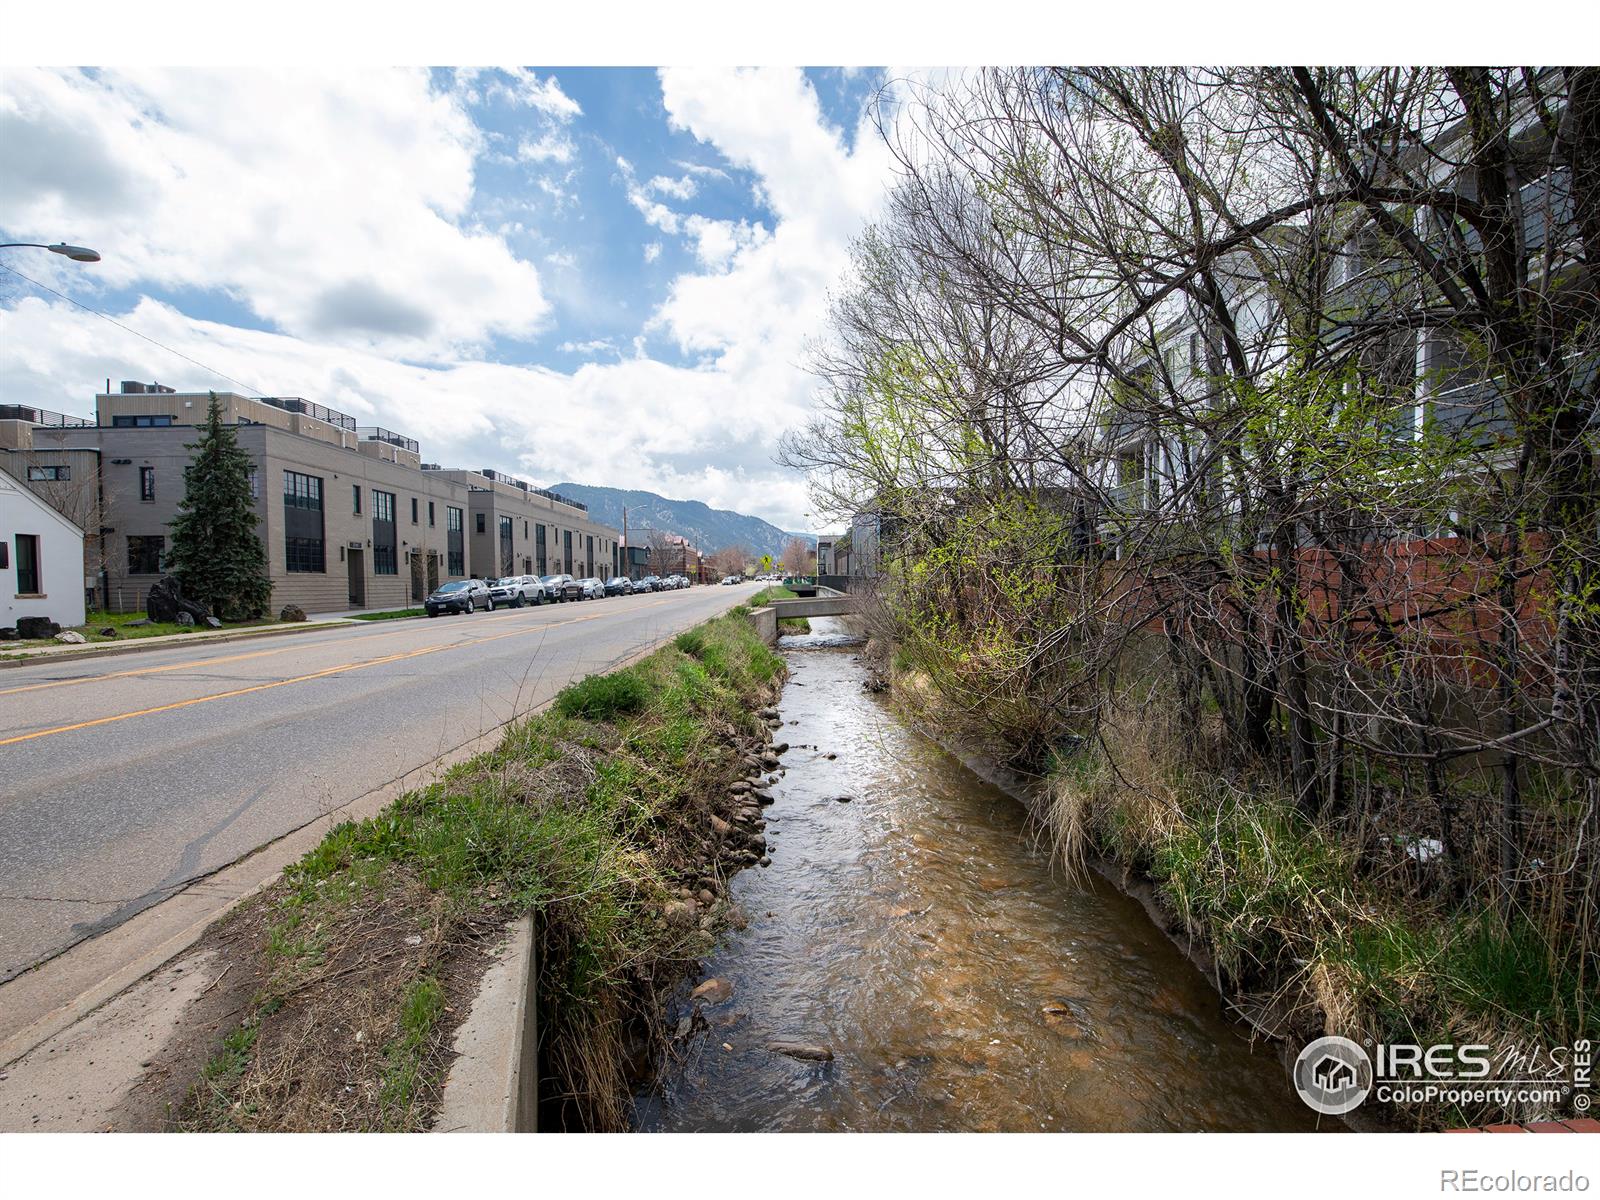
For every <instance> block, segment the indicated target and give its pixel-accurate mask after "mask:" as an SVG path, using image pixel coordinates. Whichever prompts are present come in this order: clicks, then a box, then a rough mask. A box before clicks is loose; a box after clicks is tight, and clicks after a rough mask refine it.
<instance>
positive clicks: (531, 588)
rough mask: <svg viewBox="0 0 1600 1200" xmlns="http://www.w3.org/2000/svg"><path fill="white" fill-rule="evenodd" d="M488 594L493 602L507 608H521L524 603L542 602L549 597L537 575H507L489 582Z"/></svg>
mask: <svg viewBox="0 0 1600 1200" xmlns="http://www.w3.org/2000/svg"><path fill="white" fill-rule="evenodd" d="M489 595H490V596H491V597H492V598H493V599H494V602H495V604H497V605H504V606H505V607H507V608H521V607H522V606H523V605H525V604H543V603H544V602H545V601H546V600H547V599H549V595H548V593H546V591H545V589H544V584H543V583H542V582H541V581H540V579H539V577H538V576H537V575H508V576H506V577H505V578H504V579H496V580H494V581H493V582H491V583H490V584H489Z"/></svg>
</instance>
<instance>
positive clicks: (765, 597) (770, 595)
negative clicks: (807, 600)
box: [745, 584, 800, 608]
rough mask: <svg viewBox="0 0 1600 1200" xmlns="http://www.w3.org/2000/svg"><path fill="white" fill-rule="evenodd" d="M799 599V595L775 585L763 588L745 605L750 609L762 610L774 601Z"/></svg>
mask: <svg viewBox="0 0 1600 1200" xmlns="http://www.w3.org/2000/svg"><path fill="white" fill-rule="evenodd" d="M799 598H800V597H799V595H798V594H797V593H795V592H791V591H790V590H789V589H788V588H786V587H783V586H781V585H778V584H774V585H772V586H770V587H764V588H762V589H761V590H760V591H759V592H757V593H756V594H755V595H754V596H751V597H750V599H748V600H746V601H745V605H746V606H747V607H749V608H760V607H761V606H762V605H764V604H771V603H772V602H773V601H774V600H798V599H799Z"/></svg>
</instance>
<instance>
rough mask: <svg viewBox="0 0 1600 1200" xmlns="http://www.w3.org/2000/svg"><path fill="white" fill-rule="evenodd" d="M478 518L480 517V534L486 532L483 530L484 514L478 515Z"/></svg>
mask: <svg viewBox="0 0 1600 1200" xmlns="http://www.w3.org/2000/svg"><path fill="white" fill-rule="evenodd" d="M477 517H478V532H479V533H482V532H483V531H484V529H483V514H482V513H478V514H477Z"/></svg>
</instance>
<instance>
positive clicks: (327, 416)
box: [257, 396, 356, 433]
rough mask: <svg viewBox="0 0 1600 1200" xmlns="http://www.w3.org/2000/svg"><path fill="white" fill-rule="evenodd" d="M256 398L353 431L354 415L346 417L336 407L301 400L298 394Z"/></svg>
mask: <svg viewBox="0 0 1600 1200" xmlns="http://www.w3.org/2000/svg"><path fill="white" fill-rule="evenodd" d="M257 399H258V400H260V401H261V403H263V404H270V405H271V406H272V407H273V408H276V409H279V410H281V411H283V412H286V413H299V414H301V415H302V416H306V417H311V418H313V419H314V420H318V421H326V422H327V423H328V424H329V425H335V426H337V427H338V428H340V429H348V430H350V431H351V432H352V433H354V432H355V428H356V419H355V418H354V417H347V416H345V414H344V413H342V412H339V411H338V410H337V409H333V408H328V407H327V406H326V405H322V404H318V403H316V402H315V401H312V400H303V399H301V398H300V397H299V396H258V397H257Z"/></svg>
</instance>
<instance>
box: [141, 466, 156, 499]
mask: <svg viewBox="0 0 1600 1200" xmlns="http://www.w3.org/2000/svg"><path fill="white" fill-rule="evenodd" d="M155 498H156V469H155V468H154V467H140V468H139V499H140V500H146V501H148V500H154V499H155Z"/></svg>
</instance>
